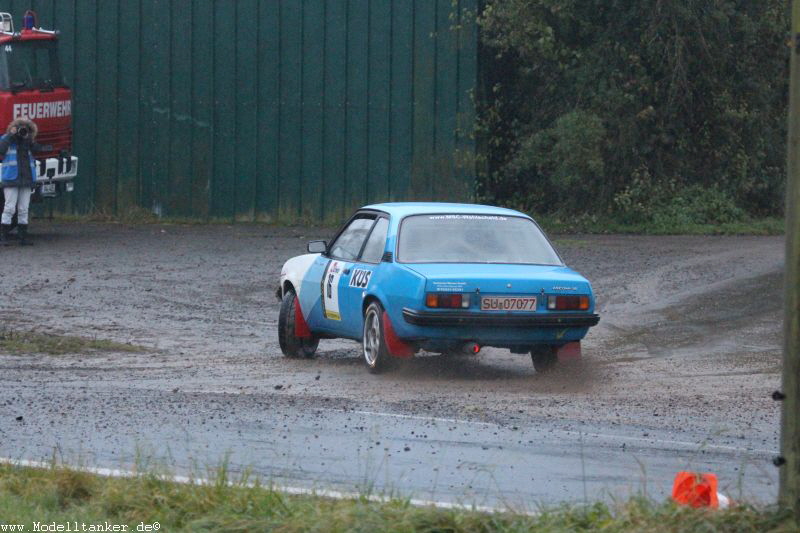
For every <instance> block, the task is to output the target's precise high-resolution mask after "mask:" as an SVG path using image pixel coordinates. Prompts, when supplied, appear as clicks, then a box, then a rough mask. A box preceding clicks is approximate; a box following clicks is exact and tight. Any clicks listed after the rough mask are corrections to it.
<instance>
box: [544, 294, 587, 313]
mask: <svg viewBox="0 0 800 533" xmlns="http://www.w3.org/2000/svg"><path fill="white" fill-rule="evenodd" d="M547 308H548V309H550V310H551V311H588V310H589V297H588V296H577V295H576V296H573V295H559V296H555V295H553V296H548V297H547Z"/></svg>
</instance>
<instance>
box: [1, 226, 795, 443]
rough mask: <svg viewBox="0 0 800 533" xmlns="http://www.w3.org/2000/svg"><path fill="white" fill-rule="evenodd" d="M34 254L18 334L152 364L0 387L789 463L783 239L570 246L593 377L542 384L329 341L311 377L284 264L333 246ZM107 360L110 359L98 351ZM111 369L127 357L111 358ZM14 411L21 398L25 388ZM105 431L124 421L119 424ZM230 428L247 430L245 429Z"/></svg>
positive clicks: (514, 358)
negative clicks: (468, 425)
mask: <svg viewBox="0 0 800 533" xmlns="http://www.w3.org/2000/svg"><path fill="white" fill-rule="evenodd" d="M33 229H34V232H35V238H36V241H37V242H36V246H33V247H28V248H16V247H15V248H13V249H8V250H4V251H3V252H2V261H3V263H4V266H5V269H6V271H7V272H26V274H25V275H24V276H23V275H20V276H17V277H14V276H9V277H6V278H4V281H3V284H2V286H1V287H0V293H2V297H3V301H4V302H5V303H4V305H3V308H2V309H1V310H0V318H2V320H3V322H4V324H6V325H7V327H9V328H15V329H20V330H30V329H34V328H35V329H36V330H37V331H39V332H40V333H45V334H47V333H48V332H49V331H52V333H53V334H54V335H69V336H77V337H83V338H90V339H91V338H102V339H108V340H110V341H112V342H114V343H122V345H127V344H130V345H136V346H142V347H144V348H145V350H146V351H145V352H143V353H115V354H112V353H106V354H105V355H104V356H103V357H99V358H94V359H93V360H92V364H91V365H89V366H87V365H86V364H85V363H81V362H79V361H78V360H79V357H77V356H74V359H70V358H71V357H73V356H64V357H63V358H59V361H58V362H55V361H51V360H47V359H41V358H37V357H36V356H31V357H29V358H28V359H26V361H25V364H20V362H19V358H18V357H15V358H9V357H7V356H5V357H4V356H0V368H2V378H0V380H2V382H3V385H4V386H5V385H8V384H10V383H21V382H26V381H27V382H30V381H31V380H34V381H37V382H43V383H50V382H53V383H55V382H58V383H59V384H63V385H75V386H80V387H84V388H85V394H86V395H87V397H90V398H91V397H93V396H94V397H97V398H100V397H103V395H106V394H108V393H109V392H110V391H120V390H134V389H135V390H139V391H146V390H156V391H160V392H169V391H173V390H176V391H177V390H179V391H180V392H181V393H192V394H201V395H202V394H210V393H213V394H223V395H224V394H237V395H242V394H243V395H250V396H252V397H254V398H260V399H261V400H263V402H266V403H269V402H270V401H272V400H271V399H272V398H278V397H280V398H282V399H286V398H291V400H292V401H293V402H295V404H296V405H297V406H298V407H305V408H310V407H315V406H321V407H325V406H328V405H331V404H337V405H349V406H352V407H353V408H360V409H364V410H376V411H377V410H381V411H391V412H397V413H406V414H410V415H425V416H437V417H445V416H453V417H465V418H468V419H473V420H491V421H496V422H500V423H503V424H509V425H514V424H517V423H520V421H522V422H526V423H535V421H536V420H539V419H557V420H559V421H561V422H563V424H564V425H566V426H570V425H575V424H586V423H592V424H606V425H609V426H614V425H622V424H629V425H636V426H637V427H641V428H645V431H646V428H658V429H660V430H665V431H677V432H684V431H685V432H693V434H695V435H703V434H708V435H712V434H713V435H725V436H726V438H728V439H729V440H730V441H732V442H733V441H736V442H741V441H744V442H746V443H750V444H752V445H753V446H756V445H758V446H759V447H761V446H774V445H775V443H776V440H777V428H778V425H777V421H778V416H779V410H778V406H776V405H774V402H772V401H771V400H770V399H769V394H770V393H771V392H772V391H773V390H774V389H775V388H777V386H778V383H779V361H780V331H781V326H780V323H781V304H780V302H781V279H782V278H781V276H782V265H783V238H782V237H636V236H577V237H569V238H565V239H563V240H557V243H558V244H557V245H558V247H559V251H560V252H561V253H562V255H563V257H564V258H565V260H566V262H567V263H568V264H569V265H570V266H572V267H574V268H576V269H577V270H579V271H580V272H582V273H583V274H584V275H586V276H587V277H588V278H589V279H590V280H591V281H592V282H593V285H594V287H595V290H596V293H597V297H598V307H599V313H600V315H601V317H602V318H601V322H600V325H599V326H597V327H596V328H594V329H593V330H592V331H591V332H590V334H589V336H588V337H587V339H586V340H585V342H584V360H583V361H581V362H579V363H577V364H573V365H566V366H563V367H561V368H559V369H557V370H556V371H555V372H553V373H550V374H546V375H539V374H536V373H535V372H534V370H533V368H532V365H531V362H530V358H529V357H527V356H524V355H522V356H521V355H513V354H510V353H509V352H508V351H504V350H494V349H487V350H485V351H484V352H482V353H481V354H480V355H479V356H476V357H472V356H468V357H460V358H459V357H449V358H442V357H422V358H418V359H416V360H413V361H410V362H409V363H408V364H406V365H404V367H403V368H401V369H400V370H398V371H397V372H394V373H390V374H387V375H380V376H372V375H368V374H367V373H366V370H365V369H364V367H363V363H362V361H361V360H360V357H359V351H358V348H357V345H356V344H354V343H351V342H347V341H339V340H332V341H322V342H321V343H320V349H319V356H318V357H316V358H315V359H313V360H290V359H286V358H284V357H283V356H282V355H281V353H280V350H279V348H278V341H277V334H276V327H277V317H278V303H277V302H276V300H275V297H274V290H275V286H276V283H277V279H278V275H279V272H280V268H281V265H282V264H283V262H284V261H285V260H286V259H288V258H289V257H292V256H294V255H298V254H300V253H303V252H304V250H305V244H306V242H307V241H308V240H311V239H315V238H328V237H329V236H330V233H331V231H330V230H320V229H314V228H300V227H297V228H274V227H268V226H256V225H236V226H196V225H190V226H179V225H169V226H158V225H147V226H126V225H119V224H115V225H112V224H73V223H67V224H59V225H56V224H48V223H43V222H37V224H35V225H34V226H33ZM97 349H98V350H101V351H102V348H100V347H97ZM106 351H108V352H111V351H115V350H112V349H111V348H109V349H108V350H106ZM5 391H8V392H5V393H0V405H2V401H3V396H2V395H3V394H14V392H13V387H11V388H9V387H6V388H5ZM106 416H113V415H109V414H107V415H106ZM229 416H231V417H236V416H238V415H237V413H235V412H233V413H230V414H229Z"/></svg>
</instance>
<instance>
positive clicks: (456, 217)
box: [428, 215, 508, 221]
mask: <svg viewBox="0 0 800 533" xmlns="http://www.w3.org/2000/svg"><path fill="white" fill-rule="evenodd" d="M428 220H501V221H502V220H508V218H507V217H501V216H498V215H431V216H429V217H428Z"/></svg>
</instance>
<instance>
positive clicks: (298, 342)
mask: <svg viewBox="0 0 800 533" xmlns="http://www.w3.org/2000/svg"><path fill="white" fill-rule="evenodd" d="M296 305H297V296H296V295H295V293H294V291H293V290H291V289H289V290H287V291H286V294H284V295H283V299H282V300H281V311H280V314H279V315H278V343H279V344H280V345H281V351H282V352H283V355H285V356H286V357H314V352H316V351H317V345H319V339H317V338H316V337H311V338H302V337H298V336H297V334H296V332H295V323H294V317H295V306H296Z"/></svg>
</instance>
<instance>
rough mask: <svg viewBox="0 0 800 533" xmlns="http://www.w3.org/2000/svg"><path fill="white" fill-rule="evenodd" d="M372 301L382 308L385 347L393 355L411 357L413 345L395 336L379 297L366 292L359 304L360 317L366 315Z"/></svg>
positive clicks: (390, 321)
mask: <svg viewBox="0 0 800 533" xmlns="http://www.w3.org/2000/svg"><path fill="white" fill-rule="evenodd" d="M372 302H378V303H379V304H380V306H381V308H382V309H383V316H382V317H381V320H382V321H383V333H384V335H385V337H386V339H385V340H386V344H387V348H388V349H389V353H390V354H392V355H393V356H394V357H400V358H404V359H405V358H409V357H413V356H414V352H415V350H414V347H413V346H412V345H411V344H409V343H407V342H405V341H403V340H402V339H400V338H399V337H398V336H397V334H396V333H395V329H394V326H393V325H392V320H391V318H389V314H388V313H387V312H386V307H385V306H384V305H383V302H381V299H380V298H379V297H377V296H376V295H374V294H368V295H367V296H365V297H364V302H363V303H362V304H361V316H362V318H363V317H364V316H365V315H366V313H367V308H368V307H369V305H370V304H371V303H372ZM362 329H363V323H362Z"/></svg>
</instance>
